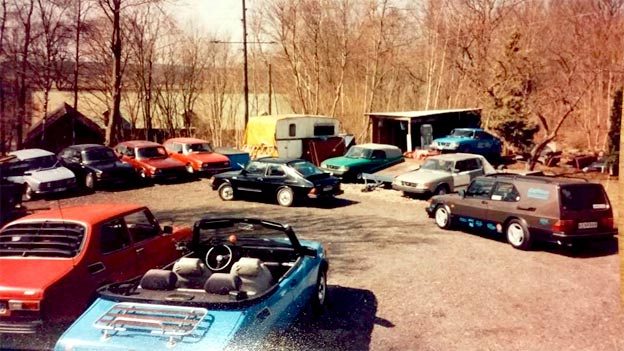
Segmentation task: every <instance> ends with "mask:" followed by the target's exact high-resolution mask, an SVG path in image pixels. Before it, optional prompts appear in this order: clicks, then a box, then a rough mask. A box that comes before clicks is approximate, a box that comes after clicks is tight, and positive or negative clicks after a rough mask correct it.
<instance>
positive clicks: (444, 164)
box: [420, 158, 453, 172]
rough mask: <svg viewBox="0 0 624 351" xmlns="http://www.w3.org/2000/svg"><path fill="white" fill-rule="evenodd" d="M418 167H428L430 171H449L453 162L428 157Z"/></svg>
mask: <svg viewBox="0 0 624 351" xmlns="http://www.w3.org/2000/svg"><path fill="white" fill-rule="evenodd" d="M420 169H428V170H430V171H445V172H450V171H451V170H452V169H453V162H452V161H447V160H436V159H431V158H430V159H428V160H427V161H425V163H424V164H423V165H422V166H421V167H420Z"/></svg>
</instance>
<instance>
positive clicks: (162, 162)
mask: <svg viewBox="0 0 624 351" xmlns="http://www.w3.org/2000/svg"><path fill="white" fill-rule="evenodd" d="M140 161H141V162H143V163H145V164H146V165H148V166H152V167H156V168H174V167H184V164H183V163H182V162H180V161H177V160H174V159H172V158H170V157H167V158H151V159H143V160H140Z"/></svg>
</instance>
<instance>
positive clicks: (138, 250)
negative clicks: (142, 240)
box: [135, 247, 145, 253]
mask: <svg viewBox="0 0 624 351" xmlns="http://www.w3.org/2000/svg"><path fill="white" fill-rule="evenodd" d="M143 250H145V248H144V247H139V248H138V249H136V250H135V251H136V253H141V252H143Z"/></svg>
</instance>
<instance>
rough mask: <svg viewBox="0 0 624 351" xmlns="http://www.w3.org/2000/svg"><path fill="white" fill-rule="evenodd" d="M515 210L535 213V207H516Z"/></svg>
mask: <svg viewBox="0 0 624 351" xmlns="http://www.w3.org/2000/svg"><path fill="white" fill-rule="evenodd" d="M516 208H517V209H519V210H522V211H535V210H536V208H535V207H524V206H518V207H516Z"/></svg>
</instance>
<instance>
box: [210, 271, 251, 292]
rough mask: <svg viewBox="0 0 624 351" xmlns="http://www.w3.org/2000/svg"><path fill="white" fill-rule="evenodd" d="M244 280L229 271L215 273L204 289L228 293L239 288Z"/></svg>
mask: <svg viewBox="0 0 624 351" xmlns="http://www.w3.org/2000/svg"><path fill="white" fill-rule="evenodd" d="M241 284H242V281H241V278H240V277H237V276H235V275H232V274H228V273H213V274H212V275H211V276H210V278H208V280H207V281H206V285H204V290H206V292H207V293H210V294H218V295H227V294H229V293H230V291H236V290H239V289H240V287H241Z"/></svg>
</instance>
